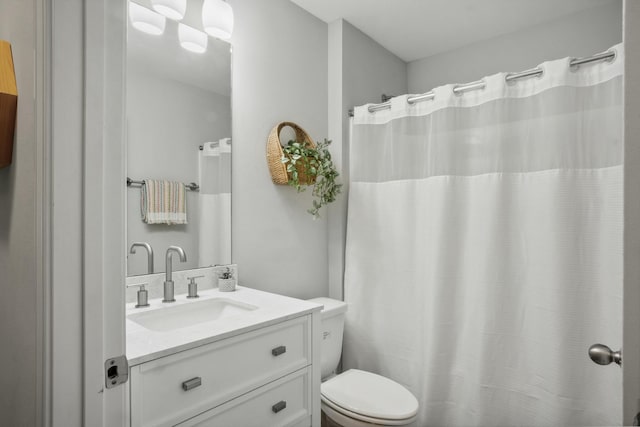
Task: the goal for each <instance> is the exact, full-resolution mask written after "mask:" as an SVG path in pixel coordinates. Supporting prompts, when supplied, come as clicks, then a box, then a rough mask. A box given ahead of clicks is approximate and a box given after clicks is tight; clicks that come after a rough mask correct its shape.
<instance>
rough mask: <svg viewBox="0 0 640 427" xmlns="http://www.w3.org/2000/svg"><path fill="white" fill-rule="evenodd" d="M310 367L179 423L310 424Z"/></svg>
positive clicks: (208, 426)
mask: <svg viewBox="0 0 640 427" xmlns="http://www.w3.org/2000/svg"><path fill="white" fill-rule="evenodd" d="M310 381H311V369H310V368H306V369H302V370H300V371H297V372H295V373H293V374H289V375H287V376H286V377H284V378H281V379H279V380H277V381H274V382H272V383H269V384H267V385H266V386H264V387H261V388H259V389H257V390H254V391H252V392H251V393H247V394H245V395H243V396H241V397H239V398H237V399H235V400H232V401H231V402H228V403H225V404H224V405H221V406H219V407H217V408H215V409H213V410H210V411H207V412H205V413H203V414H200V415H198V416H196V417H194V418H191V419H189V420H187V421H185V422H184V423H182V424H179V425H180V427H192V426H198V427H228V426H242V427H265V426H269V427H284V426H287V427H292V426H310V425H311V409H310V408H311V406H310V405H311V399H310V393H309V391H310Z"/></svg>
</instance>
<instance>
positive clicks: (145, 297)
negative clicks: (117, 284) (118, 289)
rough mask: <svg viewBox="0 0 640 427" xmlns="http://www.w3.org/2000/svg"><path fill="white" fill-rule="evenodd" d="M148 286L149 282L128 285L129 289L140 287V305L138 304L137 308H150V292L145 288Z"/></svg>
mask: <svg viewBox="0 0 640 427" xmlns="http://www.w3.org/2000/svg"><path fill="white" fill-rule="evenodd" d="M148 284H149V282H147V283H132V284H131V285H126V287H127V288H132V287H134V286H138V287H140V289H138V303H137V304H136V308H140V307H149V292H148V291H147V290H146V289H145V288H144V287H145V286H147V285H148Z"/></svg>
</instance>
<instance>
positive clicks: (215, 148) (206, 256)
mask: <svg viewBox="0 0 640 427" xmlns="http://www.w3.org/2000/svg"><path fill="white" fill-rule="evenodd" d="M136 4H139V5H141V6H144V7H146V8H148V9H151V6H150V4H149V2H148V0H147V1H143V0H140V1H137V0H136ZM134 7H135V6H134ZM201 10H202V0H189V1H188V2H187V12H186V15H185V17H184V19H183V20H182V21H181V23H182V24H186V25H189V26H191V27H193V28H196V29H199V30H202V19H201V17H200V12H201ZM130 11H131V9H130ZM178 26H179V23H178V22H176V21H173V20H171V19H166V24H165V28H164V32H163V33H162V34H161V35H151V34H147V33H145V32H142V31H140V30H138V29H136V28H134V27H133V26H132V23H131V19H129V24H128V33H127V75H126V85H127V96H126V115H127V138H126V139H127V145H128V146H127V167H126V170H127V178H129V179H130V180H132V182H131V185H129V187H128V189H127V212H126V218H127V275H128V276H133V275H140V274H147V272H148V262H147V261H148V260H147V251H146V250H145V249H144V248H143V247H137V248H136V250H135V253H134V254H131V253H130V248H131V245H132V244H133V243H134V242H146V243H149V244H150V245H151V247H152V248H153V252H154V259H153V265H154V272H155V273H159V272H163V271H164V270H165V253H166V250H167V248H168V247H169V246H172V245H176V246H180V247H181V248H183V249H184V251H185V253H186V255H187V262H179V261H178V260H177V259H175V257H174V259H173V270H174V271H177V270H185V269H192V268H196V267H205V266H210V265H215V264H228V263H230V262H231V46H230V45H229V44H228V43H226V42H224V41H221V40H219V39H215V38H213V37H210V36H207V37H206V39H207V49H206V51H205V52H204V53H194V52H191V51H188V50H185V49H184V48H183V47H181V44H180V41H179V38H178V31H179V28H178ZM147 179H149V180H167V181H178V182H182V183H185V184H189V183H192V182H193V183H196V184H197V186H198V187H199V188H198V189H194V190H189V189H187V190H186V191H185V193H184V200H185V202H186V219H187V224H173V225H167V224H149V223H145V222H143V220H142V213H141V195H142V185H144V184H143V183H142V181H143V180H147ZM149 187H151V185H149ZM165 194H166V193H165ZM150 197H152V198H155V202H156V204H157V203H158V201H159V199H160V198H161V196H160V194H159V193H158V192H154V194H152V195H150ZM150 201H151V202H153V201H154V200H150Z"/></svg>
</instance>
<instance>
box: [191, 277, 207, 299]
mask: <svg viewBox="0 0 640 427" xmlns="http://www.w3.org/2000/svg"><path fill="white" fill-rule="evenodd" d="M201 277H204V276H193V277H187V279H189V293H188V294H187V298H200V295H198V284H197V283H196V279H199V278H201Z"/></svg>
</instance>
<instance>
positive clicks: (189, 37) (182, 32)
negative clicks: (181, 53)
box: [178, 24, 208, 53]
mask: <svg viewBox="0 0 640 427" xmlns="http://www.w3.org/2000/svg"><path fill="white" fill-rule="evenodd" d="M178 39H180V46H182V47H183V48H185V49H187V50H189V51H191V52H195V53H204V52H205V51H206V50H207V42H208V39H207V35H206V34H205V33H203V32H202V31H200V30H196V29H195V28H193V27H189V26H188V25H184V24H178Z"/></svg>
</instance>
